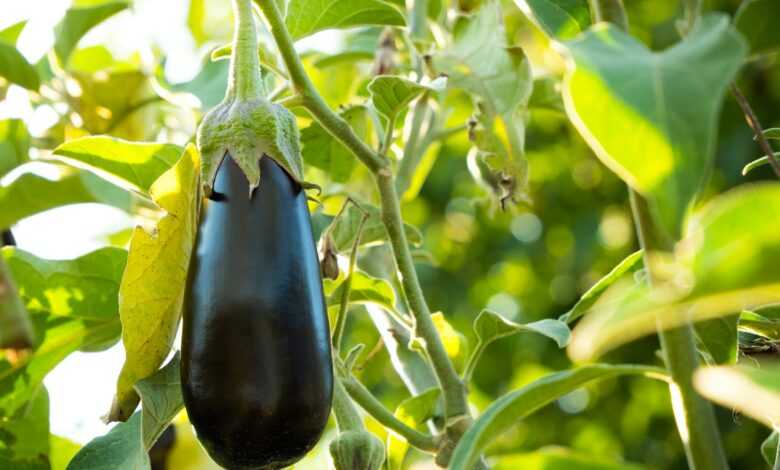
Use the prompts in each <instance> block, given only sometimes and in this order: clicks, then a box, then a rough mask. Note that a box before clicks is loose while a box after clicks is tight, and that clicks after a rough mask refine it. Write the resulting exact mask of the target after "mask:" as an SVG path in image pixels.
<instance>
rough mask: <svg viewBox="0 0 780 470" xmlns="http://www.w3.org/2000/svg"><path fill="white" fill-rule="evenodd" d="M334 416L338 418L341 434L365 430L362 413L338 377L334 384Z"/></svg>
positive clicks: (337, 422)
mask: <svg viewBox="0 0 780 470" xmlns="http://www.w3.org/2000/svg"><path fill="white" fill-rule="evenodd" d="M333 415H334V416H335V417H336V424H337V425H338V427H339V432H344V431H358V430H361V429H365V427H364V426H363V420H362V419H360V413H358V410H357V408H355V404H354V403H352V399H351V398H350V397H349V394H348V393H347V390H346V389H345V388H344V384H342V383H341V379H340V378H339V377H338V376H336V380H335V381H334V382H333Z"/></svg>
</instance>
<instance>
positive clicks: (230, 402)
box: [181, 156, 333, 470]
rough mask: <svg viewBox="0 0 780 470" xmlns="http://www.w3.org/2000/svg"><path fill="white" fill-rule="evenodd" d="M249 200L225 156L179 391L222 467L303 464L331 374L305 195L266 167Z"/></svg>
mask: <svg viewBox="0 0 780 470" xmlns="http://www.w3.org/2000/svg"><path fill="white" fill-rule="evenodd" d="M260 169H261V172H262V179H261V183H260V187H259V188H257V190H255V192H254V194H253V195H252V196H251V198H249V197H248V194H249V184H248V182H247V179H246V177H245V176H244V174H243V173H242V172H241V170H240V169H239V167H238V166H237V165H236V163H235V162H234V161H233V159H232V158H230V157H229V156H226V157H225V159H224V160H223V162H222V165H221V167H220V169H219V171H218V172H217V177H216V181H215V185H214V191H215V195H214V196H213V197H212V198H211V199H212V200H210V201H208V204H207V206H206V208H205V209H204V214H203V216H202V219H201V220H202V221H201V225H200V228H199V231H198V239H197V243H196V252H195V253H194V254H193V256H192V264H191V266H190V271H189V276H188V283H187V291H186V294H185V303H184V313H183V316H184V322H183V333H182V368H181V382H182V393H183V396H184V404H185V407H186V409H187V413H188V415H189V419H190V421H191V422H192V424H193V426H194V427H195V431H196V432H197V435H198V439H199V440H200V442H201V443H202V444H203V446H204V447H205V448H206V450H207V451H208V453H209V455H210V456H211V457H212V458H213V459H214V460H215V461H216V462H217V463H219V464H220V465H222V466H223V467H225V468H227V469H230V470H234V469H276V468H283V467H286V466H289V465H291V464H293V463H294V462H296V461H297V460H299V459H300V458H301V457H303V456H304V455H305V454H306V453H307V452H308V451H309V450H311V448H312V447H314V445H315V444H316V443H317V441H318V440H319V438H320V436H321V434H322V431H323V430H324V429H325V425H326V423H327V421H328V415H329V414H330V407H331V399H332V391H333V366H332V359H331V347H330V330H329V327H328V317H327V310H326V307H325V302H324V298H323V293H322V279H321V277H320V268H319V263H318V259H317V253H316V249H315V244H314V239H313V236H312V231H311V221H310V217H309V211H308V208H307V201H306V194H305V192H304V191H303V190H302V189H301V188H300V186H299V185H298V184H297V183H295V182H294V181H293V180H292V179H291V178H290V177H289V176H288V175H287V173H285V171H284V170H283V169H282V168H281V167H280V166H279V165H278V164H277V163H276V162H274V161H273V160H272V159H271V158H268V157H263V158H261V159H260Z"/></svg>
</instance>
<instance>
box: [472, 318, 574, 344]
mask: <svg viewBox="0 0 780 470" xmlns="http://www.w3.org/2000/svg"><path fill="white" fill-rule="evenodd" d="M523 331H527V332H530V333H537V334H540V335H542V336H546V337H548V338H550V339H551V340H553V341H555V342H556V343H557V344H558V347H559V348H563V347H566V345H567V344H568V343H569V334H570V332H569V327H568V326H566V323H564V322H562V321H560V320H553V319H549V318H545V319H543V320H539V321H535V322H532V323H525V324H521V323H515V322H513V321H510V320H507V319H506V318H504V317H503V316H501V314H499V313H496V312H493V311H491V310H483V311H481V312H479V315H477V318H476V319H475V320H474V332H475V333H476V334H477V338H478V339H479V342H480V343H481V344H482V345H484V346H487V345H488V344H490V343H492V342H493V341H495V340H497V339H500V338H505V337H507V336H511V335H513V334H516V333H520V332H523Z"/></svg>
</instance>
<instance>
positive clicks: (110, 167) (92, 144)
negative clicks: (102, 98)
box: [54, 136, 183, 193]
mask: <svg viewBox="0 0 780 470" xmlns="http://www.w3.org/2000/svg"><path fill="white" fill-rule="evenodd" d="M182 151H183V149H182V148H181V147H179V146H178V145H173V144H158V143H151V142H129V141H127V140H122V139H117V138H115V137H109V136H88V137H82V138H79V139H73V140H69V141H67V142H65V143H63V144H62V145H60V146H59V147H57V148H56V149H54V156H55V157H57V158H58V159H59V160H62V161H64V162H65V163H69V164H71V165H74V166H80V167H84V168H86V169H88V170H90V171H94V172H95V173H97V174H99V175H106V174H108V175H110V176H111V177H115V178H119V179H120V180H121V181H123V182H126V183H128V184H129V185H130V186H131V187H133V188H135V189H137V190H138V191H141V192H143V193H148V192H149V190H150V188H151V186H152V183H154V181H155V180H156V179H157V178H159V177H160V175H162V174H163V173H165V172H166V171H168V169H170V168H171V167H172V166H173V164H174V163H176V161H177V160H178V159H179V157H180V156H181V154H182Z"/></svg>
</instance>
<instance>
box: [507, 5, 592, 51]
mask: <svg viewBox="0 0 780 470" xmlns="http://www.w3.org/2000/svg"><path fill="white" fill-rule="evenodd" d="M515 3H516V4H517V6H518V7H520V9H521V10H522V11H523V13H525V16H527V17H528V18H529V19H530V20H531V21H533V22H534V23H535V24H536V26H538V27H539V29H541V30H542V31H544V32H545V34H547V35H548V36H549V37H550V38H552V39H557V40H559V41H565V40H567V39H571V38H573V37H574V36H576V35H578V34H580V33H581V32H582V31H585V30H586V29H587V28H588V26H590V16H591V15H590V8H588V2H587V0H515Z"/></svg>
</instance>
